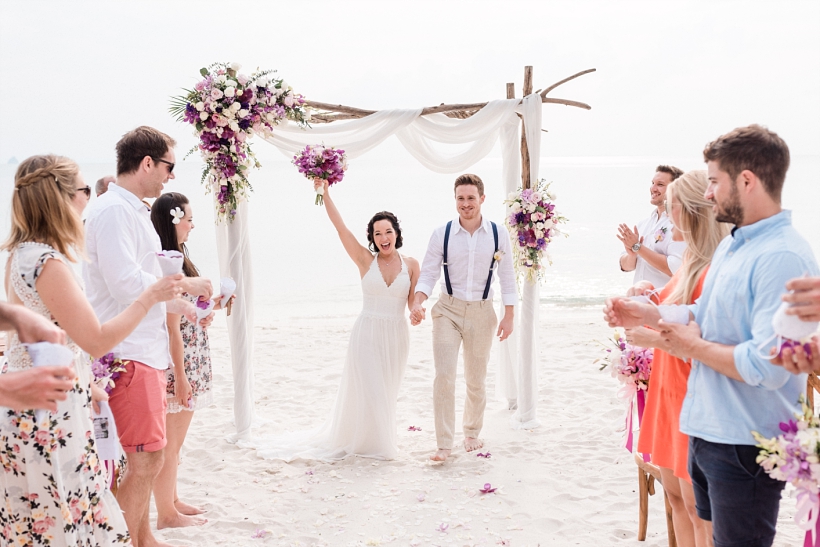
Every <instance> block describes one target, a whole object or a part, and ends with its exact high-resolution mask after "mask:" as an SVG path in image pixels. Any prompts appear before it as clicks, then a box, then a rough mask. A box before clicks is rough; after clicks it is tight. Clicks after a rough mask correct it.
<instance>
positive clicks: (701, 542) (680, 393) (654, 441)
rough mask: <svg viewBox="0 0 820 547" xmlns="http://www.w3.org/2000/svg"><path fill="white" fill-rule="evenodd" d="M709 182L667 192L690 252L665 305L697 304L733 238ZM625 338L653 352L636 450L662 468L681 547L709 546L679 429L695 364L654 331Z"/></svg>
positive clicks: (691, 180) (691, 176) (648, 290)
mask: <svg viewBox="0 0 820 547" xmlns="http://www.w3.org/2000/svg"><path fill="white" fill-rule="evenodd" d="M708 184H709V181H708V180H707V178H706V171H689V172H687V173H684V174H683V175H681V176H680V177H678V178H677V179H675V181H674V182H672V184H670V185H669V187H668V189H667V191H666V207H667V210H668V214H669V216H670V218H671V219H672V224H673V230H672V239H673V240H675V241H684V242H685V243H686V250H685V251H684V253H683V263H682V264H681V266H680V268H679V269H678V270H677V271H676V272H675V274H674V275H673V276H672V279H671V280H669V282H668V283H667V284H666V286H665V287H664V288H663V290H662V291H661V292H660V294H659V298H660V303H661V304H691V303H693V302H694V301H695V300H697V298H698V297H699V296H700V293H701V290H702V289H703V281H704V279H705V278H706V272H707V271H708V269H709V264H710V263H711V261H712V255H713V254H714V253H715V249H717V246H718V244H719V243H720V241H721V240H722V239H723V238H724V237H726V236H727V235H728V234H729V226H728V225H726V224H724V223H720V222H717V221H716V220H715V215H714V212H713V211H712V203H711V202H710V201H708V200H707V199H706V198H704V197H703V195H704V193H705V192H706V187H707V186H708ZM654 289H655V287H653V286H652V285H651V284H649V283H648V282H646V281H644V282H641V283H639V284H638V285H636V286H634V287H633V288H632V289H631V290H630V295H636V294H646V295H649V294H652V293H654V292H655V291H654ZM626 337H627V341H628V342H629V343H632V344H636V345H638V346H641V347H647V348H655V355H654V359H653V362H652V374H651V376H650V379H649V380H650V381H649V390H648V393H647V402H646V409H645V410H644V415H643V421H642V422H641V432H640V437H639V439H638V452H641V453H644V454H650V455H651V458H652V463H654V464H655V465H657V466H658V467H660V469H661V475H662V478H663V489H664V491H665V492H666V494H667V496H668V498H669V503H670V505H671V506H672V520H673V522H674V527H675V537H676V539H677V541H678V545H680V546H681V547H692V546H697V547H706V546H707V545H711V544H712V527H711V523H710V522H709V521H705V520H702V519H701V518H699V517H698V515H697V511H696V510H695V493H694V490H693V489H692V479H691V477H690V476H689V472H688V471H687V463H688V458H689V437H688V436H687V435H684V434H683V433H681V432H680V427H679V425H678V418H679V416H680V412H681V407H682V406H683V399H684V397H685V396H686V383H687V379H688V378H689V370H690V368H691V365H690V364H689V363H687V362H686V361H684V360H682V359H678V358H677V357H674V356H672V355H671V354H669V353H668V352H667V351H666V349H667V348H666V344H665V342H664V341H663V339H662V338H661V336H660V334H659V333H658V332H656V331H654V330H651V329H648V328H646V327H639V328H635V329H627V331H626Z"/></svg>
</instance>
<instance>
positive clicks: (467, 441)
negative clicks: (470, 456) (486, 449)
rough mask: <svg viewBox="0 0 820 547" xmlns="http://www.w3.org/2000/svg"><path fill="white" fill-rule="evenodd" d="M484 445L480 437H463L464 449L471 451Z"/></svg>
mask: <svg viewBox="0 0 820 547" xmlns="http://www.w3.org/2000/svg"><path fill="white" fill-rule="evenodd" d="M482 446H484V441H482V440H481V439H474V438H473V437H464V450H466V451H467V452H473V451H474V450H478V449H479V448H481V447H482Z"/></svg>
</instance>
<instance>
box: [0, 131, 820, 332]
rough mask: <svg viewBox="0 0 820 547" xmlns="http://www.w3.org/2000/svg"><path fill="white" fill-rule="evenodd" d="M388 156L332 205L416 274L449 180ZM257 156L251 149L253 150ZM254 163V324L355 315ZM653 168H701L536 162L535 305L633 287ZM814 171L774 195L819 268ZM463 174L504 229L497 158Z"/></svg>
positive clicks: (349, 179)
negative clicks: (544, 243)
mask: <svg viewBox="0 0 820 547" xmlns="http://www.w3.org/2000/svg"><path fill="white" fill-rule="evenodd" d="M388 144H389V143H386V144H385V145H383V146H382V147H379V148H377V149H376V150H374V151H373V152H370V153H368V154H367V155H365V156H363V157H361V158H357V159H356V160H353V161H351V162H350V168H349V170H348V172H347V174H346V176H345V179H344V181H342V182H341V183H340V184H338V185H337V186H336V187H334V188H332V189H331V193H332V195H333V199H334V202H335V203H336V204H337V206H338V208H339V210H340V212H341V214H342V217H343V218H344V221H345V224H346V226H347V228H348V229H350V231H351V232H352V233H353V235H354V236H355V237H356V238H357V239H358V240H359V241H360V242H361V243H362V244H366V239H365V236H366V227H367V221H368V220H369V219H370V217H371V216H372V215H373V214H374V213H376V212H378V211H382V210H387V211H391V212H393V213H395V214H396V215H397V216H398V218H399V219H400V221H401V227H402V234H403V238H404V246H403V247H402V249H401V252H402V253H403V254H406V255H409V256H412V257H415V258H417V259H418V260H419V261H420V262H421V261H422V259H423V258H424V253H425V250H426V248H427V242H428V239H429V237H430V234H431V233H432V231H433V230H434V229H435V228H436V227H437V226H439V225H441V224H443V223H445V222H446V221H447V220H449V219H452V218H455V217H456V215H457V213H456V210H455V203H454V200H453V180H454V179H455V175H449V174H438V173H433V172H431V171H429V170H427V169H426V168H424V167H423V166H422V165H420V164H419V163H418V162H416V161H415V160H414V159H413V158H412V157H410V156H409V155H408V154H407V153H406V152H404V151H403V150H402V149H401V147H399V146H398V145H394V146H392V147H390V146H388ZM264 146H267V145H266V144H265V143H256V144H255V147H256V148H257V150H258V149H260V147H264ZM383 148H387V150H386V151H384V150H383ZM179 154H180V155H179V156H178V158H177V160H178V161H177V166H176V169H175V171H174V173H175V174H176V179H175V180H173V181H171V182H170V183H169V184H167V185H166V187H165V191H174V192H181V193H183V194H185V195H186V196H187V197H188V198H189V200H190V201H191V205H192V208H193V214H194V222H195V225H196V228H195V230H194V231H192V232H191V235H190V240H189V242H188V248H189V251H190V256H191V258H192V259H193V261H194V263H195V264H196V265H197V267H198V268H199V269H200V270H201V272H202V274H203V275H206V276H208V277H210V278H211V279H213V280H214V282H215V283H218V280H219V278H220V277H221V275H220V272H219V267H218V261H217V254H216V245H215V236H214V228H213V225H214V213H213V209H214V208H213V200H212V196H211V195H209V194H206V193H205V190H204V187H203V186H202V185H201V184H200V182H199V181H200V173H201V167H202V164H201V162H200V161H199V159H198V158H195V157H191V158H188V159H187V160H185V161H182V157H181V156H182V153H181V152H180V153H179ZM493 156H495V157H493ZM260 160H261V161H262V163H263V167H262V168H261V169H259V170H255V171H252V172H251V176H250V180H251V183H252V185H253V191H252V192H251V193H250V201H249V215H250V226H251V234H250V235H251V246H252V252H253V259H252V260H253V272H254V303H255V315H256V318H257V324H262V323H264V322H266V320H269V319H271V318H275V317H283V316H284V317H287V316H291V315H315V314H322V315H335V314H349V313H355V312H356V310H357V309H358V307H359V306H360V302H361V298H360V291H359V271H358V269H357V268H356V266H355V265H354V264H353V263H352V262H351V261H350V259H349V258H348V257H347V255H346V253H345V251H344V249H343V247H342V245H341V243H340V241H339V238H338V236H337V234H336V231H335V229H334V228H333V226H332V225H331V223H330V221H329V219H328V218H327V215H326V213H325V210H324V209H323V208H322V207H317V206H315V205H314V204H313V202H314V196H315V195H314V193H313V188H312V184H311V183H310V182H309V181H308V180H306V179H305V178H304V177H302V176H301V175H299V174H298V173H297V172H296V168H295V167H294V166H293V165H292V164H291V163H290V161H289V160H288V158H286V157H284V156H283V155H281V154H278V153H276V152H273V153H271V152H266V153H260ZM658 164H672V165H676V166H678V167H680V168H682V169H684V170H689V169H701V168H703V167H704V165H703V162H702V160H700V158H699V157H698V156H697V155H694V156H691V157H677V158H669V157H566V158H555V157H549V156H545V157H543V158H542V160H541V177H542V178H544V179H546V180H547V181H552V187H551V188H552V190H553V191H554V192H555V194H556V207H557V209H558V211H560V212H561V213H562V214H564V215H565V216H567V217H568V218H569V223H568V224H567V226H566V231H567V232H568V234H569V236H568V237H566V238H564V237H558V238H556V239H554V240H553V242H552V243H551V244H550V247H549V250H548V251H549V254H550V257H551V259H552V266H548V270H547V275H546V280H545V281H544V283H543V285H542V287H541V298H542V302H544V303H546V304H548V305H550V307H552V306H558V307H564V306H599V305H601V304H602V303H603V300H604V299H605V298H606V297H607V296H609V295H614V294H622V293H623V292H624V291H625V290H626V289H627V288H628V287H629V286H630V285H631V282H632V274H631V273H623V272H621V271H620V269H619V266H618V259H619V256H620V254H621V253H622V251H623V246H622V245H621V243H620V242H619V241H618V239H617V238H616V234H617V227H618V224H619V223H621V222H624V223H627V224H629V225H630V226H634V225H635V224H637V223H638V222H639V221H640V220H641V219H643V218H645V217H646V216H647V215H649V213H650V212H651V210H652V206H651V205H650V203H649V185H650V180H651V179H652V176H653V175H654V171H655V167H656V166H657V165H658ZM80 167H81V169H82V172H83V175H84V177H85V180H86V183H87V184H89V185H90V186H91V187H92V188H93V187H94V183H95V181H96V180H97V179H98V178H100V177H102V176H104V175H109V174H114V172H115V166H114V164H113V163H81V165H80ZM15 169H16V166H15V165H0V232H2V234H3V237H5V235H6V234H7V233H8V228H9V225H10V217H9V206H10V200H11V192H12V188H13V177H14V172H15ZM819 170H820V156H799V157H795V158H793V159H792V166H791V168H790V170H789V174H788V177H787V181H786V185H785V189H784V195H783V205H784V207H785V208H787V209H791V210H792V211H793V221H794V225H795V227H796V228H797V230H798V231H799V232H800V233H801V234H802V235H803V236H804V237H806V238H807V239H808V240H809V241H810V243H811V244H812V248H813V249H814V252H815V254H816V255H817V256H818V257H820V254H819V253H820V237H818V236H819V235H820V215H818V214H817V205H818V204H820V186H819V185H818V184H817V182H816V180H815V179H816V178H817V173H818V171H819ZM468 171H470V172H473V173H476V174H478V175H479V176H481V178H482V179H483V180H484V182H485V193H486V201H485V202H484V205H483V209H482V211H483V213H484V215H485V216H486V217H487V218H489V219H491V220H495V221H496V222H503V220H504V219H503V213H504V210H503V205H502V201H503V200H504V198H505V195H504V192H503V188H502V184H501V181H500V177H501V159H500V157H497V154H494V155H491V156H490V157H487V158H485V159H484V160H482V161H480V162H479V163H477V164H476V165H475V166H473V167H472V168H470V169H469V170H468ZM94 199H96V198H95V197H93V196H92V200H94ZM3 262H4V263H5V260H3Z"/></svg>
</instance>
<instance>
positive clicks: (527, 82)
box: [521, 66, 532, 190]
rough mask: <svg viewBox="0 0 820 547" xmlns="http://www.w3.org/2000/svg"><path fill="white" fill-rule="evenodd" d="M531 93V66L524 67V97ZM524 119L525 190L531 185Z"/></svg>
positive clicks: (522, 165)
mask: <svg viewBox="0 0 820 547" xmlns="http://www.w3.org/2000/svg"><path fill="white" fill-rule="evenodd" d="M530 93H532V67H531V66H525V67H524V94H523V95H522V97H526V96H527V95H529V94H530ZM524 123H525V122H524V120H523V119H522V120H521V188H522V189H524V190H526V189H527V188H529V187H530V186H531V182H532V181H531V180H530V149H529V147H528V146H527V132H526V127H524Z"/></svg>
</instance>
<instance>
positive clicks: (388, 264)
mask: <svg viewBox="0 0 820 547" xmlns="http://www.w3.org/2000/svg"><path fill="white" fill-rule="evenodd" d="M379 258H382V255H381V253H379ZM382 261H383V262H384V267H385V268H386V267H388V266H390V265H391V264H392V263H394V262H395V261H396V257H393V260H391V261H390V262H388V261H386V260H385V259H384V258H382Z"/></svg>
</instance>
